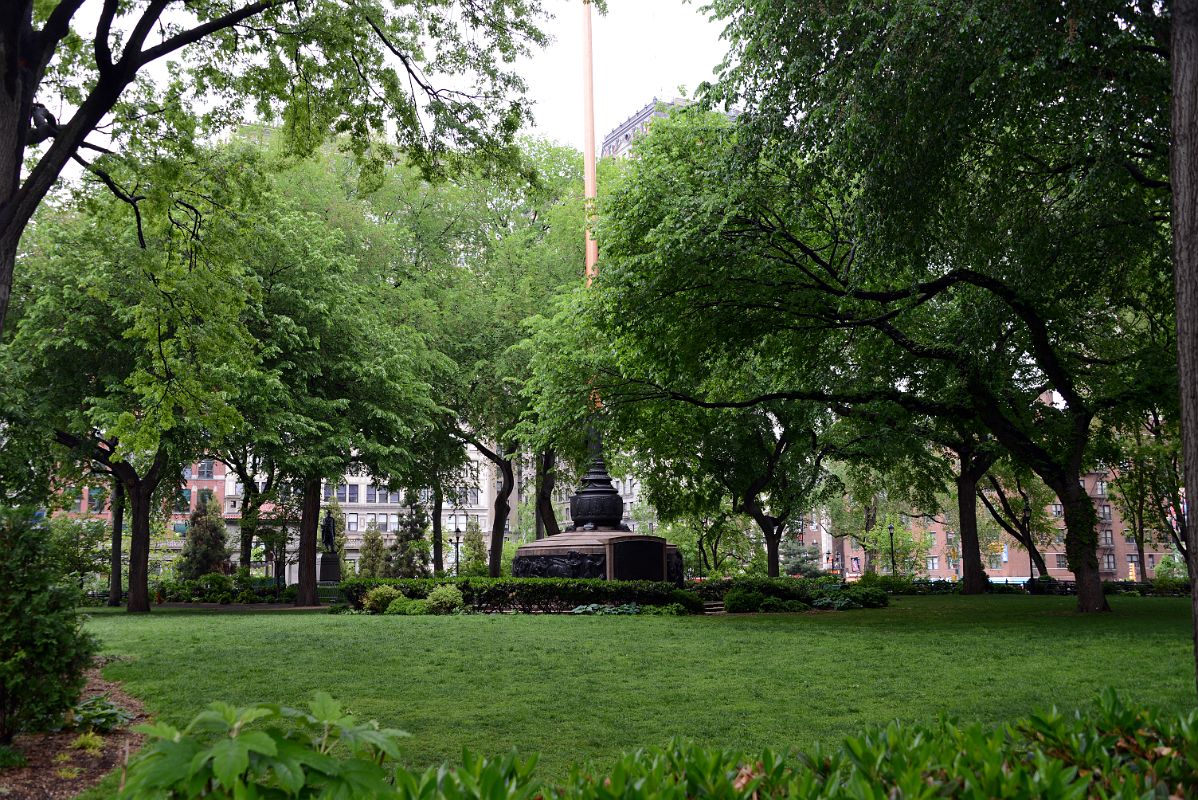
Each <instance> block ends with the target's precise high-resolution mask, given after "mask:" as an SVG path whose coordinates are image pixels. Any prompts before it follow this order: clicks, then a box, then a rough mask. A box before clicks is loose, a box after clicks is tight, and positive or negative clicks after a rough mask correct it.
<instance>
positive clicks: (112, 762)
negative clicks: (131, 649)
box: [0, 666, 149, 800]
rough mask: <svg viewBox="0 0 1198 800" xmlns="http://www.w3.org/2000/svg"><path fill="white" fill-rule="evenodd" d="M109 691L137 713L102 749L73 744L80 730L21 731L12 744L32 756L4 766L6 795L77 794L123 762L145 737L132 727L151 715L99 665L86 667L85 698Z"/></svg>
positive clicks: (0, 793) (48, 799) (34, 798)
mask: <svg viewBox="0 0 1198 800" xmlns="http://www.w3.org/2000/svg"><path fill="white" fill-rule="evenodd" d="M96 695H108V699H109V700H111V701H112V702H113V703H114V704H116V705H118V706H120V707H121V708H123V709H125V710H126V711H128V712H129V713H130V714H133V715H134V716H133V720H132V721H131V722H130V723H129V724H128V726H126V727H124V728H119V729H117V730H115V731H113V732H112V733H108V734H104V735H103V738H104V749H103V750H102V751H100V753H98V754H96V755H91V754H89V753H87V752H86V751H83V750H77V749H75V748H73V747H71V743H72V742H74V741H75V739H76V738H77V737H78V736H79V733H80V732H79V731H63V732H60V733H40V734H22V735H20V736H18V737H16V740H15V741H14V742H13V747H14V749H16V750H19V751H20V752H21V753H22V755H24V756H25V758H26V759H27V760H28V762H29V763H28V764H27V765H26V766H24V767H21V768H20V769H11V770H6V771H4V772H0V798H2V800H57V799H58V798H69V797H74V796H75V795H77V794H79V793H80V792H83V791H86V790H87V789H90V788H91V787H93V786H95V785H96V784H97V783H99V782H100V779H101V778H103V777H104V776H105V775H107V774H108V773H109V772H111V771H112V770H113V769H116V768H118V767H119V766H120V765H121V764H123V763H125V759H126V758H127V757H128V756H131V755H132V754H134V753H136V752H137V750H138V748H140V747H141V745H142V741H143V740H144V739H145V737H144V736H142V735H141V734H140V733H134V732H133V731H132V730H131V728H132V727H133V726H134V725H140V724H142V723H144V722H148V721H149V717H147V716H146V712H145V709H144V708H143V707H142V704H141V701H139V700H137V699H136V698H134V697H131V696H129V695H127V694H125V692H124V691H122V690H121V685H120V684H119V683H116V682H114V681H106V680H104V679H103V678H102V677H100V667H99V666H97V667H95V668H93V669H90V670H88V672H87V686H86V688H84V690H83V695H82V697H81V699H83V700H86V699H88V698H90V697H95V696H96Z"/></svg>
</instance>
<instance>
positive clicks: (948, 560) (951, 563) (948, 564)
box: [944, 556, 957, 571]
mask: <svg viewBox="0 0 1198 800" xmlns="http://www.w3.org/2000/svg"><path fill="white" fill-rule="evenodd" d="M944 566H945V568H946V569H951V570H954V571H955V570H956V569H957V559H955V558H953V557H952V556H945V557H944Z"/></svg>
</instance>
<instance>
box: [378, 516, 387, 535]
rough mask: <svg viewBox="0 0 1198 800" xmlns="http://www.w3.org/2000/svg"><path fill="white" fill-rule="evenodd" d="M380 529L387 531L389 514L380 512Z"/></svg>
mask: <svg viewBox="0 0 1198 800" xmlns="http://www.w3.org/2000/svg"><path fill="white" fill-rule="evenodd" d="M379 530H380V531H382V532H383V533H386V532H387V515H386V514H379Z"/></svg>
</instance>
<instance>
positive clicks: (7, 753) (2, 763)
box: [0, 744, 26, 772]
mask: <svg viewBox="0 0 1198 800" xmlns="http://www.w3.org/2000/svg"><path fill="white" fill-rule="evenodd" d="M25 764H26V761H25V756H23V755H21V754H20V753H19V752H17V751H16V750H13V749H12V748H11V747H9V746H8V745H5V744H0V772H3V771H4V770H6V769H20V768H21V767H23V766H25Z"/></svg>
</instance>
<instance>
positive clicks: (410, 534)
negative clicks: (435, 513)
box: [387, 503, 429, 578]
mask: <svg viewBox="0 0 1198 800" xmlns="http://www.w3.org/2000/svg"><path fill="white" fill-rule="evenodd" d="M427 526H428V515H427V514H425V513H424V509H423V508H422V507H421V506H420V505H419V504H415V503H414V504H412V506H411V507H410V509H409V512H408V513H407V514H406V515H404V516H403V517H401V518H400V522H399V529H398V530H396V532H395V541H394V542H392V543H391V547H390V549H389V550H388V552H387V575H388V577H391V578H427V577H428V576H429V543H428V541H427V540H426V539H425V538H424V532H425V529H426V528H427Z"/></svg>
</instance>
